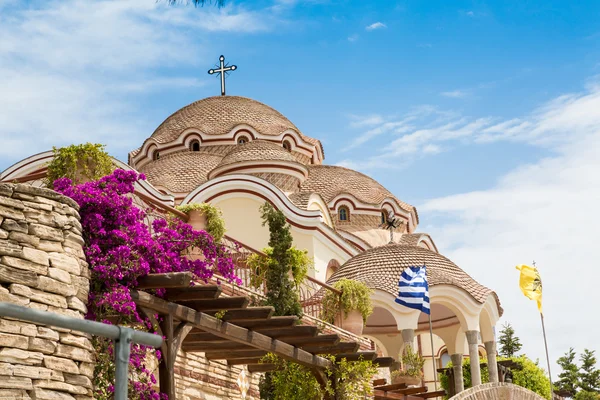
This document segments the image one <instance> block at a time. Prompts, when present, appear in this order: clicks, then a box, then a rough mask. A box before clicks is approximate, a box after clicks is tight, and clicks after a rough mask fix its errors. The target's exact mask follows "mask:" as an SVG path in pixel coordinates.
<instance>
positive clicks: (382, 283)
mask: <svg viewBox="0 0 600 400" xmlns="http://www.w3.org/2000/svg"><path fill="white" fill-rule="evenodd" d="M421 265H425V266H427V278H428V281H429V285H430V286H435V285H453V286H455V287H458V288H460V289H463V290H464V291H466V292H467V293H469V294H470V295H471V297H473V298H474V299H475V300H476V301H478V302H479V303H485V301H486V299H487V297H488V296H489V295H490V294H493V295H494V296H495V293H494V292H493V291H492V290H490V289H488V288H487V287H485V286H483V285H481V284H479V283H478V282H477V281H475V280H474V279H473V278H471V277H470V276H469V275H468V274H467V273H466V272H464V271H463V270H462V269H460V268H459V267H458V266H457V265H456V264H454V263H453V262H452V261H450V260H449V259H447V258H446V257H444V256H442V255H441V254H438V253H435V252H433V251H431V250H428V249H425V248H422V247H415V246H406V245H400V244H388V245H385V246H380V247H375V248H373V249H369V250H367V251H365V252H363V253H361V254H359V255H357V256H355V257H353V258H351V259H350V260H348V261H346V263H345V264H344V265H342V266H341V267H340V269H339V270H338V271H337V272H336V273H335V274H333V276H332V277H331V278H330V279H329V281H327V283H328V284H332V283H334V282H336V281H338V280H340V279H342V278H347V279H354V280H358V281H361V282H363V283H365V284H366V285H367V286H368V287H370V288H372V289H379V290H383V291H385V292H387V293H389V294H391V295H392V296H394V297H395V296H396V295H397V294H398V279H399V278H400V274H401V273H402V271H403V270H404V269H405V268H407V267H409V266H421ZM496 301H498V300H497V297H496ZM498 308H500V305H499V304H498Z"/></svg>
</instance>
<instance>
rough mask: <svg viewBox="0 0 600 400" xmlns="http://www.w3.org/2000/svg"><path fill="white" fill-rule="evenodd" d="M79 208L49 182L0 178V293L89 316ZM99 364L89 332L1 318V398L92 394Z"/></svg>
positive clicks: (84, 398)
mask: <svg viewBox="0 0 600 400" xmlns="http://www.w3.org/2000/svg"><path fill="white" fill-rule="evenodd" d="M78 208H79V207H78V206H77V204H76V203H75V202H74V201H72V200H71V199H69V198H67V197H64V196H62V195H60V194H58V193H56V192H54V191H52V190H49V189H41V188H36V187H33V186H28V185H22V184H0V301H4V302H10V303H15V304H18V305H21V306H25V307H31V308H36V309H39V310H44V311H49V312H53V313H57V314H62V315H66V316H69V317H74V318H81V319H83V317H84V315H85V313H86V312H87V309H86V304H87V298H88V292H89V270H88V265H87V263H86V262H85V255H84V253H83V250H82V245H83V239H82V232H81V230H82V228H81V224H80V223H79V213H78V212H77V210H78ZM93 372H94V353H93V347H92V343H91V336H89V335H87V334H84V333H80V332H75V331H69V330H67V329H61V328H53V327H45V326H37V325H35V324H32V323H29V322H26V321H16V320H12V319H2V318H0V399H34V400H88V399H93V397H92V391H91V389H92V381H91V378H92V377H93Z"/></svg>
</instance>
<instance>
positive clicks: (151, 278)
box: [137, 272, 192, 289]
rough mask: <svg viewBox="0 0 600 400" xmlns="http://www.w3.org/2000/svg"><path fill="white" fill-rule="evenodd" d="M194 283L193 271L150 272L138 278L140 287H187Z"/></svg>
mask: <svg viewBox="0 0 600 400" xmlns="http://www.w3.org/2000/svg"><path fill="white" fill-rule="evenodd" d="M191 283H192V273H191V272H168V273H165V274H148V275H146V276H143V277H141V278H139V279H138V286H137V287H138V288H139V289H166V288H185V287H188V286H190V284H191Z"/></svg>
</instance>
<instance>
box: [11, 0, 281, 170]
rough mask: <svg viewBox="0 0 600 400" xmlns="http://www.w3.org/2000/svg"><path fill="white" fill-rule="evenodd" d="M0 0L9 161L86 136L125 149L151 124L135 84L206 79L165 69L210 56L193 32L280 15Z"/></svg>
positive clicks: (259, 27) (143, 87) (107, 0)
mask: <svg viewBox="0 0 600 400" xmlns="http://www.w3.org/2000/svg"><path fill="white" fill-rule="evenodd" d="M0 4H3V5H4V7H5V8H4V9H3V10H2V12H1V13H0V37H1V38H2V40H1V41H0V59H2V63H1V64H0V87H2V91H1V92H0V126H2V129H1V133H0V139H1V140H2V142H3V146H2V147H1V148H0V156H2V157H3V159H4V161H5V163H8V162H10V161H16V160H18V159H19V158H22V157H23V156H25V155H28V154H31V153H33V152H36V151H41V150H47V149H49V148H51V146H52V145H62V144H68V143H73V142H85V141H88V140H89V141H94V142H101V143H107V144H108V145H109V150H110V151H111V152H113V154H120V155H123V154H125V152H126V151H127V150H131V149H132V148H133V147H134V146H136V145H138V144H139V143H140V142H141V140H143V138H144V137H145V136H146V135H147V133H148V132H149V131H151V129H152V127H151V126H148V122H147V120H146V119H145V118H144V117H143V115H144V110H143V109H141V106H140V105H138V104H137V102H134V101H131V98H132V96H133V95H134V94H135V93H139V92H144V91H146V92H148V91H158V90H163V89H165V88H169V89H170V90H172V89H173V88H178V87H179V88H183V87H189V86H196V87H198V86H202V85H203V84H204V82H205V81H204V80H201V79H198V78H196V77H186V76H181V73H179V74H178V75H177V77H176V78H171V77H169V76H168V75H165V71H168V70H169V69H170V68H177V69H178V70H179V69H181V67H182V66H195V65H197V64H198V63H199V62H200V60H202V59H204V58H206V57H208V56H209V55H210V56H214V54H212V52H211V54H208V52H207V50H208V48H207V47H206V46H205V45H203V44H202V41H198V40H195V39H194V37H197V36H200V35H209V34H210V33H211V32H217V31H219V32H243V33H253V32H261V31H265V30H268V29H272V25H271V23H275V25H276V22H277V20H276V18H275V17H274V16H272V15H271V14H268V13H263V14H264V15H262V14H261V13H260V12H257V11H250V10H246V9H243V8H239V7H233V6H228V7H224V8H222V9H218V8H216V7H215V8H203V9H198V10H195V9H190V8H183V7H168V6H166V5H165V4H164V2H153V1H146V0H102V1H95V2H88V1H84V0H68V1H48V2H40V3H36V5H28V6H23V5H22V4H21V2H8V3H7V2H6V1H4V2H3V3H0ZM6 165H7V164H5V165H4V166H6Z"/></svg>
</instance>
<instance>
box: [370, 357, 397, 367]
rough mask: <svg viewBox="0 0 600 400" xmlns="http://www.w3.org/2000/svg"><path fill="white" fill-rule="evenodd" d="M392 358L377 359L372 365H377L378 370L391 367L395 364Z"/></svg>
mask: <svg viewBox="0 0 600 400" xmlns="http://www.w3.org/2000/svg"><path fill="white" fill-rule="evenodd" d="M395 361H396V360H394V357H377V358H376V359H374V360H373V364H377V366H378V367H379V368H386V367H391V366H392V364H393V363H394V362H395Z"/></svg>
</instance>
